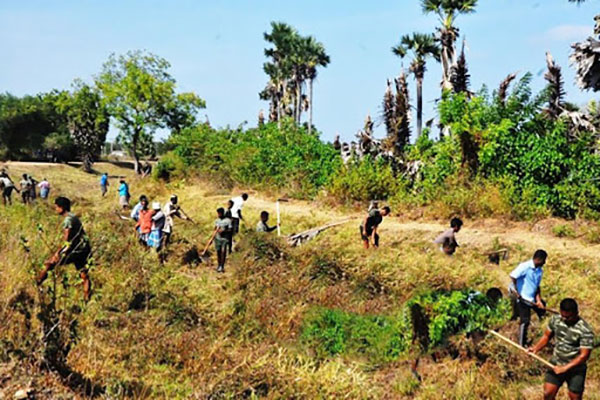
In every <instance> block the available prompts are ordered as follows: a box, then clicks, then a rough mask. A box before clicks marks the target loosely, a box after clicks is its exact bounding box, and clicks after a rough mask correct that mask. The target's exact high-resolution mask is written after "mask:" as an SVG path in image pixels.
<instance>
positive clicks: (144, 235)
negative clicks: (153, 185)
mask: <svg viewBox="0 0 600 400" xmlns="http://www.w3.org/2000/svg"><path fill="white" fill-rule="evenodd" d="M153 215H154V211H153V210H150V209H149V208H148V200H145V201H142V209H141V210H140V213H139V217H138V221H137V224H136V225H135V228H136V230H137V232H138V239H139V240H140V243H141V244H143V245H144V246H146V245H147V242H148V236H149V235H150V232H151V231H152V216H153Z"/></svg>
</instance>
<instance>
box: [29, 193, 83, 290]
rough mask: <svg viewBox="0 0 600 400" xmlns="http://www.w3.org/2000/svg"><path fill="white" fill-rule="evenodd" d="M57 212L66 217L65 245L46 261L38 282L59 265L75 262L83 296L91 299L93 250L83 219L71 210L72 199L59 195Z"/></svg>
mask: <svg viewBox="0 0 600 400" xmlns="http://www.w3.org/2000/svg"><path fill="white" fill-rule="evenodd" d="M54 206H55V210H56V213H57V214H58V215H60V216H63V217H65V220H64V222H63V226H62V227H63V240H62V242H63V243H66V244H65V245H63V246H62V247H61V248H60V249H58V251H57V252H56V253H54V255H53V256H52V257H50V258H49V259H48V260H46V262H44V269H43V270H42V271H41V272H40V273H39V274H38V276H37V279H36V280H37V284H38V285H41V284H42V283H44V281H45V280H46V278H47V277H48V271H51V270H53V269H54V267H56V266H57V265H67V264H74V265H75V268H76V269H77V271H79V276H80V277H81V280H82V281H83V297H84V299H85V301H88V300H89V299H90V295H91V288H92V283H91V281H90V278H89V275H88V269H87V264H88V258H89V256H90V254H91V252H92V248H91V246H90V242H89V240H88V237H87V235H86V234H85V231H84V229H83V225H82V224H81V221H80V220H79V218H77V216H76V215H75V214H73V213H72V212H71V201H70V200H69V199H67V198H66V197H57V198H56V200H55V201H54Z"/></svg>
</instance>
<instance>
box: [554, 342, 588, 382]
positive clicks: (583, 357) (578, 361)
mask: <svg viewBox="0 0 600 400" xmlns="http://www.w3.org/2000/svg"><path fill="white" fill-rule="evenodd" d="M590 354H592V349H589V348H584V347H582V348H581V349H580V350H579V355H578V356H577V357H575V358H574V359H573V360H572V361H571V362H570V363H568V364H565V365H557V366H556V367H554V373H555V374H557V375H560V374H564V373H565V372H567V371H569V370H570V369H571V368H575V367H577V366H578V365H582V364H585V363H586V362H587V360H588V359H589V358H590Z"/></svg>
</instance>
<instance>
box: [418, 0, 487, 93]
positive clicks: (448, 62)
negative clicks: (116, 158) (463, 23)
mask: <svg viewBox="0 0 600 400" xmlns="http://www.w3.org/2000/svg"><path fill="white" fill-rule="evenodd" d="M421 5H422V7H423V12H424V13H426V14H429V13H435V14H436V15H437V16H438V17H439V19H440V23H441V26H440V27H439V28H438V29H437V30H438V33H439V37H438V40H439V42H440V44H441V48H442V49H441V55H440V57H441V62H442V88H443V89H444V90H451V89H452V83H451V81H450V77H451V74H452V65H453V64H454V63H455V58H456V49H455V47H454V44H455V43H456V39H457V38H458V34H459V30H458V28H457V27H456V26H454V21H455V20H456V17H457V16H458V15H459V14H468V13H472V12H474V11H475V6H476V5H477V0H421Z"/></svg>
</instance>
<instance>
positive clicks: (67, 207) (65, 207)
mask: <svg viewBox="0 0 600 400" xmlns="http://www.w3.org/2000/svg"><path fill="white" fill-rule="evenodd" d="M54 209H55V210H56V213H57V214H60V215H62V214H64V213H68V212H69V211H71V200H69V199H67V198H66V197H57V198H56V199H54Z"/></svg>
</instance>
